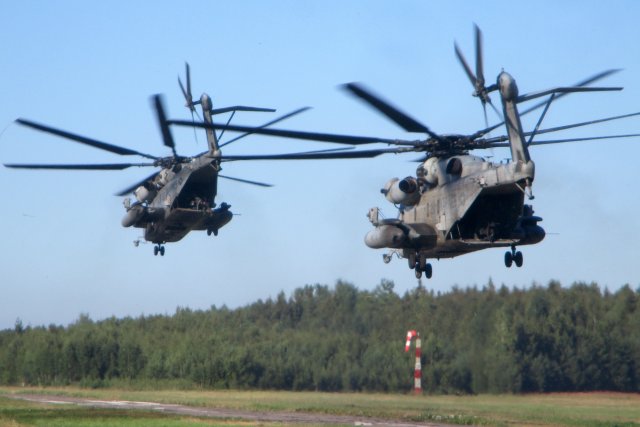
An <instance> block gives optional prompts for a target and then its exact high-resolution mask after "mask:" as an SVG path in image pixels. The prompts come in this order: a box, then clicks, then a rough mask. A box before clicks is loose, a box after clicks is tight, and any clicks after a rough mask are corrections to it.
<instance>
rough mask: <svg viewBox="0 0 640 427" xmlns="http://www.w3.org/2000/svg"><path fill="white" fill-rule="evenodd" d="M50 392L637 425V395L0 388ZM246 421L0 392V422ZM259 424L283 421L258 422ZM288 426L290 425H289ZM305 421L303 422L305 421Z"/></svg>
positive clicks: (470, 419)
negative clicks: (45, 401) (51, 401)
mask: <svg viewBox="0 0 640 427" xmlns="http://www.w3.org/2000/svg"><path fill="white" fill-rule="evenodd" d="M20 393H23V394H26V393H35V394H51V395H58V396H72V397H87V398H92V399H104V400H129V401H144V402H160V403H177V404H182V405H189V406H198V407H208V408H229V409H239V410H246V411H274V412H277V411H288V412H308V413H316V414H332V415H355V416H359V417H375V418H387V419H394V420H404V421H431V422H441V423H447V424H475V425H490V426H514V425H517V426H640V394H622V393H553V394H535V395H481V396H412V395H385V394H365V393H312V392H304V393H293V392H263V391H259V392H258V391H177V390H158V391H132V390H123V389H98V390H88V389H79V388H9V387H0V395H11V394H20ZM149 424H153V425H154V426H167V427H174V426H180V427H181V426H240V425H242V426H246V425H256V423H255V422H238V421H225V420H214V419H205V418H193V417H181V416H177V415H167V414H162V413H158V412H151V411H124V410H119V409H91V408H85V407H79V406H74V405H42V404H35V403H29V402H23V401H19V400H13V399H8V398H4V397H0V426H56V427H57V426H144V425H149ZM260 425H264V426H271V425H282V424H275V423H260ZM289 425H292V424H289ZM304 425H306V426H309V424H304Z"/></svg>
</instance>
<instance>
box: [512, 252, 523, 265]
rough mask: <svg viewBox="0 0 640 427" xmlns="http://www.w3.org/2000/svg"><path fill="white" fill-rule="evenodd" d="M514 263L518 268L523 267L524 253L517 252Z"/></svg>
mask: <svg viewBox="0 0 640 427" xmlns="http://www.w3.org/2000/svg"><path fill="white" fill-rule="evenodd" d="M513 262H515V264H516V267H522V263H523V262H524V259H523V257H522V252H520V251H518V252H516V254H515V255H514V256H513Z"/></svg>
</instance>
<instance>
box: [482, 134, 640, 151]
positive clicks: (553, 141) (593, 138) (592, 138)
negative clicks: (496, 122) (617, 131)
mask: <svg viewBox="0 0 640 427" xmlns="http://www.w3.org/2000/svg"><path fill="white" fill-rule="evenodd" d="M639 136H640V133H630V134H626V135H604V136H588V137H584V138H566V139H549V140H546V141H533V142H531V144H529V145H530V146H531V145H547V144H563V143H565V142H581V141H597V140H602V139H617V138H634V137H639ZM490 147H491V148H504V147H509V144H508V143H496V144H491V145H490Z"/></svg>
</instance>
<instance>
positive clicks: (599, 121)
mask: <svg viewBox="0 0 640 427" xmlns="http://www.w3.org/2000/svg"><path fill="white" fill-rule="evenodd" d="M634 116H640V112H637V113H631V114H623V115H621V116H613V117H606V118H604V119H597V120H590V121H588V122H581V123H574V124H570V125H565V126H557V127H553V128H548V129H542V130H539V131H537V132H536V134H537V135H540V134H543V133H551V132H559V131H561V130H567V129H573V128H577V127H582V126H589V125H594V124H596V123H604V122H610V121H612V120H620V119H626V118H628V117H634ZM530 133H531V132H525V135H529V134H530Z"/></svg>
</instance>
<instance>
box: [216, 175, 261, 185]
mask: <svg viewBox="0 0 640 427" xmlns="http://www.w3.org/2000/svg"><path fill="white" fill-rule="evenodd" d="M218 177H220V178H224V179H229V180H231V181H237V182H242V183H244V184H252V185H258V186H260V187H273V184H267V183H264V182H258V181H249V180H248V179H241V178H233V177H231V176H226V175H218Z"/></svg>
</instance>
